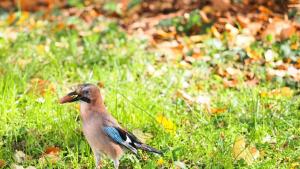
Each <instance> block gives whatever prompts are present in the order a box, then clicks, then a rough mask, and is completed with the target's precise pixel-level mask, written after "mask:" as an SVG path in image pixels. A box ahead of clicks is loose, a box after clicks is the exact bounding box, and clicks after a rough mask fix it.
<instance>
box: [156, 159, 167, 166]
mask: <svg viewBox="0 0 300 169" xmlns="http://www.w3.org/2000/svg"><path fill="white" fill-rule="evenodd" d="M164 162H165V161H164V159H163V158H162V157H160V158H159V159H158V160H157V161H156V164H157V165H158V166H162V165H163V164H164Z"/></svg>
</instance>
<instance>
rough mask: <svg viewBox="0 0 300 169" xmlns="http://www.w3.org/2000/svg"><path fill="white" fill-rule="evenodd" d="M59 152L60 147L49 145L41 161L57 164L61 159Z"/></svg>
mask: <svg viewBox="0 0 300 169" xmlns="http://www.w3.org/2000/svg"><path fill="white" fill-rule="evenodd" d="M59 153H60V148H58V147H47V148H46V149H45V152H44V153H43V155H42V156H41V157H40V159H39V162H40V163H46V162H50V163H52V164H55V163H57V162H58V161H59V160H60V157H59Z"/></svg>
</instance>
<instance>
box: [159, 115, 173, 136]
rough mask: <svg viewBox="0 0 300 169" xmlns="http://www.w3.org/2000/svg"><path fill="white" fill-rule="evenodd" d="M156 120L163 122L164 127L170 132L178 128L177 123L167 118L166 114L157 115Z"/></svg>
mask: <svg viewBox="0 0 300 169" xmlns="http://www.w3.org/2000/svg"><path fill="white" fill-rule="evenodd" d="M156 121H157V122H158V123H159V124H161V125H162V126H163V127H164V129H165V130H167V132H169V133H174V132H175V130H176V126H175V124H174V123H173V122H172V121H171V120H169V119H167V118H166V117H165V116H163V115H158V116H157V117H156Z"/></svg>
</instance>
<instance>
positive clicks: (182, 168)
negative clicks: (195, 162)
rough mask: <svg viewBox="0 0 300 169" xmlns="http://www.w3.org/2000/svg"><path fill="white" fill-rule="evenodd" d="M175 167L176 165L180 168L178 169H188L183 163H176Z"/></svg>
mask: <svg viewBox="0 0 300 169" xmlns="http://www.w3.org/2000/svg"><path fill="white" fill-rule="evenodd" d="M174 165H175V168H178V169H186V168H187V167H186V165H185V163H184V162H181V161H175V162H174Z"/></svg>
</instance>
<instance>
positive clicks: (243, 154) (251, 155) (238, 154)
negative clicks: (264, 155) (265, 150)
mask: <svg viewBox="0 0 300 169" xmlns="http://www.w3.org/2000/svg"><path fill="white" fill-rule="evenodd" d="M232 153H233V157H234V159H235V160H240V159H243V160H245V162H246V163H247V164H248V165H251V164H252V163H253V162H254V161H255V160H256V159H258V158H259V156H260V154H259V151H258V150H257V149H256V148H255V147H249V146H248V147H246V139H245V138H244V137H243V136H237V137H236V139H235V141H234V144H233V148H232Z"/></svg>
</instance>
